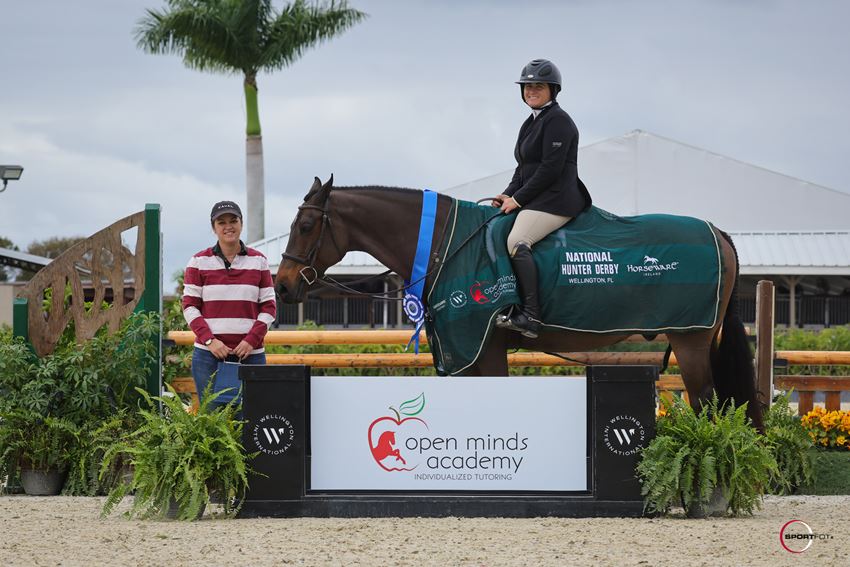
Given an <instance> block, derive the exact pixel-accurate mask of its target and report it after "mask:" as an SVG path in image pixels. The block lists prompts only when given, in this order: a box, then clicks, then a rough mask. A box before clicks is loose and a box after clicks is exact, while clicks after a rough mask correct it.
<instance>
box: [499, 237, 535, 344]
mask: <svg viewBox="0 0 850 567" xmlns="http://www.w3.org/2000/svg"><path fill="white" fill-rule="evenodd" d="M511 265H513V268H514V273H515V274H516V279H517V283H518V284H519V294H520V297H522V308H520V309H516V308H514V309H513V310H512V311H511V313H510V314H509V315H501V316H500V317H498V318H497V319H496V326H497V327H501V328H503V329H511V330H512V331H517V332H520V333H522V335H523V336H524V337H528V338H530V339H536V338H537V332H538V331H539V330H540V295H539V292H538V290H537V265H535V263H534V257H533V256H532V255H531V248H529V247H528V245H526V244H518V245H517V247H516V250H515V251H514V255H513V256H511Z"/></svg>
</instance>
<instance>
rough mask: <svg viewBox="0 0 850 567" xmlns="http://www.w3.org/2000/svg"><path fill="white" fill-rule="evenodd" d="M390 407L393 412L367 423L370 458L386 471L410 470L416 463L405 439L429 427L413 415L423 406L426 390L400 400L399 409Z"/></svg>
mask: <svg viewBox="0 0 850 567" xmlns="http://www.w3.org/2000/svg"><path fill="white" fill-rule="evenodd" d="M389 409H391V410H392V411H393V414H394V415H391V416H383V417H379V418H377V419H375V420H374V421H373V422H372V423H370V424H369V449H370V450H371V451H372V458H373V459H375V462H376V463H378V466H379V467H381V468H382V469H384V470H385V471H388V472H396V471H412V470H413V469H415V468H416V467H417V466H418V465H419V463H418V462H411V459H412V458H415V455H416V454H415V453H414V454H413V455H411V454H410V453H409V452H408V451H407V450H406V449H405V448H404V439H407V438H408V437H413V436H415V434H416V432H417V431H421V430H422V429H423V428H424V429H426V430H427V429H428V424H427V423H426V422H425V421H424V420H423V419H421V418H419V417H416V416H417V415H419V414H420V413H422V410H423V409H425V392H422V393H421V394H419V395H418V396H417V397H415V398H413V399H412V400H407V401H405V402H402V403H401V404H400V405H399V406H398V409H395V408H394V407H392V406H391V407H390V408H389ZM402 416H404V417H402Z"/></svg>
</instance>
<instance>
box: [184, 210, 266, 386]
mask: <svg viewBox="0 0 850 567" xmlns="http://www.w3.org/2000/svg"><path fill="white" fill-rule="evenodd" d="M210 223H211V224H212V229H213V232H214V233H215V235H216V237H217V238H218V241H217V242H216V244H215V245H214V246H212V247H211V248H207V249H206V250H201V251H200V252H198V253H197V254H195V255H194V256H192V259H191V260H189V264H188V265H187V266H186V272H185V276H184V279H183V316H184V317H185V318H186V322H187V323H189V327H190V328H191V329H192V331H193V332H194V333H195V349H194V352H193V354H192V378H194V380H195V388H196V389H197V391H198V396H199V397H200V396H202V395H203V392H204V389H205V388H206V387H207V383H208V382H209V380H210V377H211V376H212V375H213V373H215V372H216V370H217V369H218V363H219V361H223V360H224V359H225V358H227V357H228V356H231V357H236V358H238V359H239V361H240V362H243V363H246V364H265V363H266V354H265V349H264V347H263V339H264V338H265V336H266V333H267V332H268V330H269V326H270V325H271V324H272V323H273V322H274V319H275V312H276V309H277V305H276V303H275V295H274V286H273V284H272V276H271V272H270V271H269V263H268V260H266V257H265V256H263V255H262V253H260V252H258V251H257V250H254V249H253V248H247V247H246V246H245V244H244V243H243V242H242V241H241V240H240V239H239V237H240V235H241V234H242V211H241V210H240V209H239V205H237V204H236V203H234V202H233V201H221V202H219V203H216V204H215V205H213V208H212V212H210Z"/></svg>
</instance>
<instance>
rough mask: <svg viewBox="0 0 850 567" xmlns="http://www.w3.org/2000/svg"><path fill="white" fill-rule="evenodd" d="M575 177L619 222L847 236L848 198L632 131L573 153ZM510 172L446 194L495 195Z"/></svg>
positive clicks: (849, 221) (464, 196)
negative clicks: (702, 222) (671, 221)
mask: <svg viewBox="0 0 850 567" xmlns="http://www.w3.org/2000/svg"><path fill="white" fill-rule="evenodd" d="M578 166H579V176H580V177H581V178H582V180H583V181H584V182H585V184H586V185H587V187H588V188H589V190H590V194H591V195H592V197H593V201H594V204H595V205H597V206H598V207H600V208H602V209H605V210H607V211H610V212H612V213H614V214H617V215H621V216H631V215H640V214H647V213H669V214H675V215H687V216H693V217H698V218H702V219H706V220H709V221H711V222H712V223H714V224H715V225H716V226H718V227H720V228H722V229H723V230H725V231H727V232H728V231H733V232H741V231H798V230H800V231H813V230H814V231H823V230H826V229H839V230H841V229H843V230H850V194H847V193H843V192H841V191H836V190H834V189H829V188H827V187H822V186H820V185H815V184H814V183H809V182H807V181H802V180H800V179H795V178H793V177H789V176H787V175H782V174H780V173H776V172H774V171H770V170H767V169H764V168H761V167H757V166H754V165H751V164H748V163H743V162H741V161H738V160H735V159H732V158H729V157H726V156H722V155H719V154H715V153H713V152H709V151H707V150H703V149H700V148H695V147H693V146H689V145H687V144H683V143H681V142H677V141H675V140H670V139H668V138H664V137H662V136H656V135H655V134H650V133H649V132H643V131H641V130H634V131H633V132H630V133H628V134H626V135H625V136H620V137H617V138H609V139H607V140H602V141H601V142H596V143H595V144H590V145H588V146H584V147H582V148H580V149H579V153H578ZM512 175H513V169H510V170H508V171H503V172H501V173H497V174H495V175H491V176H489V177H485V178H483V179H478V180H476V181H472V182H470V183H465V184H463V185H458V186H456V187H452V188H449V189H446V190H445V191H444V192H445V193H448V194H449V195H452V196H453V197H457V198H459V199H465V200H470V201H475V200H477V199H481V198H483V197H488V196H491V195H498V194H499V193H501V192H502V190H503V189H504V188H505V187H506V186H507V184H508V181H509V180H510V178H511V176H512Z"/></svg>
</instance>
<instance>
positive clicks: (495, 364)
mask: <svg viewBox="0 0 850 567" xmlns="http://www.w3.org/2000/svg"><path fill="white" fill-rule="evenodd" d="M510 332H511V331H506V330H504V329H493V336H491V337H490V342H489V343H488V344H487V348H485V349H484V351H483V352H482V353H481V355H480V356H479V357H478V360H477V361H476V362H475V364H473V365H472V366H471V367H470V368H469V371H468V372H467V373H466V374H467V375H468V376H507V375H508V353H507V349H508V343H507V340H508V333H510Z"/></svg>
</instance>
